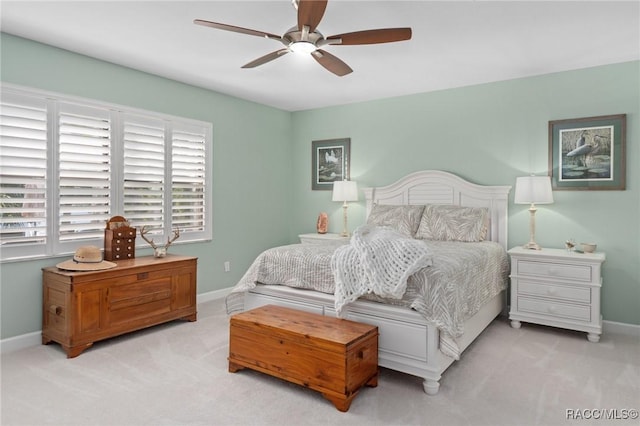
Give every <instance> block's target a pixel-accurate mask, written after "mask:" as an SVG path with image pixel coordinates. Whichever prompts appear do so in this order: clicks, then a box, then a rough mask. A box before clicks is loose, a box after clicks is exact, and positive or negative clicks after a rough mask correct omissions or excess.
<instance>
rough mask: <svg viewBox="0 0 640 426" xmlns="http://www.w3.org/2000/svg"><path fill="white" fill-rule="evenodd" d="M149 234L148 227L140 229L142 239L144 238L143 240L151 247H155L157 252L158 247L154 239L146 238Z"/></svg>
mask: <svg viewBox="0 0 640 426" xmlns="http://www.w3.org/2000/svg"><path fill="white" fill-rule="evenodd" d="M147 232H149V230H148V228H147V225H144V226H143V227H142V228H140V237H142V239H143V240H145V241H146V242H148V243H149V245H150V246H151V247H153V249H154V250H157V249H158V247H157V246H156V243H154V242H153V238H152V239H148V238H147V237H145V234H146V233H147Z"/></svg>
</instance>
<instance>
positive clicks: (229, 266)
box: [224, 260, 231, 272]
mask: <svg viewBox="0 0 640 426" xmlns="http://www.w3.org/2000/svg"><path fill="white" fill-rule="evenodd" d="M224 271H225V272H229V271H231V262H229V261H228V260H227V261H225V262H224Z"/></svg>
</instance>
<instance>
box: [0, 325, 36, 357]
mask: <svg viewBox="0 0 640 426" xmlns="http://www.w3.org/2000/svg"><path fill="white" fill-rule="evenodd" d="M41 344H42V331H34V332H33V333H27V334H21V335H20V336H15V337H9V338H7V339H2V340H0V354H5V353H9V352H13V351H19V350H20V349H24V348H28V347H31V346H37V345H41Z"/></svg>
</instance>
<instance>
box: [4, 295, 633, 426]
mask: <svg viewBox="0 0 640 426" xmlns="http://www.w3.org/2000/svg"><path fill="white" fill-rule="evenodd" d="M198 309H199V314H198V321H197V322H195V323H186V322H172V323H170V324H166V325H161V326H157V327H153V328H151V329H147V330H143V331H140V332H137V333H133V334H129V335H126V336H121V337H118V338H114V339H111V340H108V341H104V342H100V343H97V344H95V345H94V346H93V348H91V349H89V350H87V351H86V352H84V353H83V354H82V355H80V356H79V357H77V358H74V359H66V357H65V355H64V353H63V351H62V350H61V349H60V347H59V346H58V345H57V344H52V345H49V346H36V347H31V348H27V349H24V350H21V351H18V352H13V353H9V354H5V355H3V356H2V370H1V372H2V377H1V381H2V388H1V390H2V406H1V409H2V417H1V421H2V425H6V426H8V425H263V424H264V425H564V424H566V425H578V424H585V425H602V424H615V425H624V424H633V425H638V424H640V423H639V421H638V420H637V419H635V420H631V419H628V420H624V419H618V420H615V419H614V420H609V421H607V420H604V419H602V418H601V419H599V420H594V419H590V420H572V419H567V410H574V416H575V415H576V414H577V415H580V414H582V415H587V416H593V415H594V414H595V415H596V416H598V415H600V414H602V412H598V411H595V412H594V411H577V410H594V409H605V410H608V411H606V412H604V414H605V415H609V416H613V417H618V418H620V417H624V416H625V413H629V412H626V411H623V410H627V409H635V410H638V409H640V341H639V339H638V338H637V337H631V336H625V335H614V334H609V335H604V336H603V338H602V340H601V341H600V343H589V342H588V341H587V339H586V337H585V334H584V333H576V332H570V331H563V330H558V329H554V328H547V327H540V326H534V325H527V324H523V326H522V328H521V329H520V330H515V329H512V328H510V327H509V325H508V322H507V321H506V320H505V319H499V320H496V321H494V323H493V324H492V325H490V326H489V328H488V329H487V330H485V332H484V333H483V334H482V335H481V336H480V337H479V338H478V340H476V342H475V343H474V344H473V345H471V346H470V347H469V348H468V349H467V351H465V353H464V354H463V357H462V360H461V361H460V362H457V363H454V365H453V366H452V367H450V368H449V370H448V371H447V372H445V374H444V377H443V379H442V380H441V387H440V393H439V394H438V395H436V396H428V395H426V394H425V393H423V391H422V386H421V380H420V379H419V378H416V377H413V376H409V375H405V374H401V373H397V372H394V371H391V370H386V369H382V370H381V375H380V380H379V385H378V387H377V388H365V389H363V390H362V391H361V392H360V394H359V395H358V396H357V397H356V398H355V400H354V401H353V404H352V405H351V408H350V410H349V412H347V413H341V412H339V411H337V410H336V409H335V408H334V407H333V405H332V404H331V403H330V402H329V401H327V400H325V399H324V398H323V397H322V396H321V395H320V394H318V393H316V392H313V391H311V390H309V389H305V388H302V387H299V386H296V385H292V384H288V383H285V382H283V381H281V380H278V379H274V378H271V377H268V376H265V375H261V374H259V373H255V372H252V371H248V370H244V371H241V372H238V373H235V374H232V373H229V372H227V360H226V357H227V351H228V319H227V316H226V314H225V313H224V309H223V303H222V301H213V302H208V303H204V304H201V305H199V307H198Z"/></svg>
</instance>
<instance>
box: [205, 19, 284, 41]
mask: <svg viewBox="0 0 640 426" xmlns="http://www.w3.org/2000/svg"><path fill="white" fill-rule="evenodd" d="M193 23H194V24H196V25H203V26H205V27H211V28H216V29H218V30H225V31H231V32H234V33H240V34H248V35H252V36H258V37H265V38H270V39H273V40H280V39H281V38H282V37H280V36H279V35H275V34H271V33H265V32H264V31H257V30H250V29H249V28H242V27H236V26H235V25H227V24H220V23H218V22H211V21H205V20H203V19H194V20H193Z"/></svg>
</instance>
